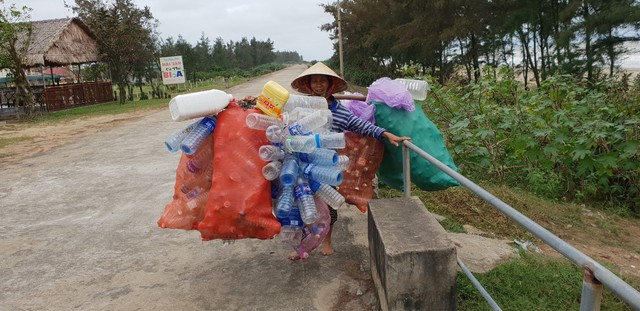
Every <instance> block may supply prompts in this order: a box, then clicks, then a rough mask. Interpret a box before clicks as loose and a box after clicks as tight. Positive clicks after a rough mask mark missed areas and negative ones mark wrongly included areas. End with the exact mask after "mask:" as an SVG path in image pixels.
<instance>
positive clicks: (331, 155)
mask: <svg viewBox="0 0 640 311" xmlns="http://www.w3.org/2000/svg"><path fill="white" fill-rule="evenodd" d="M298 157H299V158H300V160H302V161H304V162H307V163H313V164H317V165H329V166H330V165H337V164H338V153H337V152H336V151H335V150H329V149H322V148H320V149H318V148H316V149H315V150H313V152H311V153H300V154H298Z"/></svg>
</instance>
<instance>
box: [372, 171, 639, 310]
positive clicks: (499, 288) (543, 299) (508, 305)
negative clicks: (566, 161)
mask: <svg viewBox="0 0 640 311" xmlns="http://www.w3.org/2000/svg"><path fill="white" fill-rule="evenodd" d="M480 186H482V187H483V188H485V189H486V190H487V191H489V192H490V193H492V194H493V195H495V196H496V197H498V198H500V199H501V200H502V201H504V202H505V203H507V204H509V205H511V206H512V207H513V208H514V209H516V210H518V211H519V212H521V213H523V214H525V215H526V216H527V217H529V218H530V219H532V220H533V221H535V222H537V223H538V224H540V225H542V226H543V227H545V228H547V229H549V230H551V231H552V232H554V230H552V229H551V228H550V226H551V227H552V228H555V229H558V228H568V227H570V228H572V229H571V230H579V231H582V232H589V233H590V234H591V235H592V240H591V241H590V242H592V243H594V246H593V247H597V246H596V245H615V246H616V247H620V248H623V249H627V250H628V251H630V252H636V253H640V247H638V246H637V244H636V243H634V242H633V239H629V238H625V237H624V234H625V233H624V231H623V230H624V227H623V226H624V222H620V221H622V220H624V219H622V220H621V219H620V217H619V215H617V214H616V213H612V212H611V211H608V210H606V209H601V208H599V207H598V206H584V205H577V204H573V203H570V202H556V201H550V200H545V199H543V198H540V197H538V196H536V195H534V194H532V193H529V192H526V191H523V190H518V189H513V188H510V187H507V186H501V185H492V184H486V183H483V184H481V185H480ZM411 194H412V195H413V196H417V197H419V198H420V199H421V201H422V202H423V203H424V205H425V207H426V208H427V209H428V210H429V211H430V212H432V213H436V214H438V215H442V216H444V217H446V219H445V220H444V221H441V222H440V224H441V225H442V226H443V227H444V228H445V230H447V231H449V232H458V233H460V232H464V230H463V228H462V225H463V224H469V225H472V226H474V227H476V228H478V229H480V230H482V231H484V232H488V233H492V234H494V235H496V236H497V237H501V238H505V239H516V238H517V239H519V240H530V241H532V242H534V243H535V244H536V245H541V244H543V242H542V241H540V240H538V239H537V238H536V237H535V236H533V235H532V234H531V233H529V232H528V231H526V230H525V229H523V228H522V227H520V226H519V225H518V224H516V223H515V222H514V221H512V220H511V219H509V218H507V217H506V216H504V215H503V214H502V213H501V212H499V211H498V210H497V209H496V208H494V207H492V206H490V205H488V204H487V203H486V202H484V201H483V200H482V199H480V198H479V197H478V196H477V195H475V194H473V193H471V192H470V191H468V190H466V189H465V188H462V187H455V188H449V189H447V190H443V191H435V192H427V191H423V190H420V189H417V188H416V187H415V185H413V186H412V190H411ZM401 196H402V191H401V190H396V189H391V188H389V187H388V186H386V185H384V184H383V183H382V182H381V183H380V197H382V198H393V197H401ZM587 208H588V209H589V210H591V211H592V213H594V214H595V213H600V214H601V215H602V218H598V217H596V218H591V220H588V222H587V223H584V222H583V219H582V217H583V214H584V213H585V210H586V209H587ZM625 221H630V220H628V219H627V220H625ZM594 225H595V227H594ZM565 240H566V238H565ZM568 242H569V243H572V242H571V241H568ZM598 243H599V244H598ZM605 266H606V265H605ZM606 267H607V269H609V270H610V271H611V272H613V273H615V274H616V275H620V273H619V269H618V268H617V267H615V266H606ZM475 275H476V277H477V278H478V280H479V281H480V283H481V284H482V285H483V286H484V287H485V289H486V290H487V291H488V292H489V294H490V295H491V296H492V297H493V298H494V300H496V302H497V303H498V305H499V306H500V307H501V308H502V309H503V310H578V309H579V306H580V297H581V291H582V270H581V269H580V268H578V267H577V266H575V265H574V264H573V263H571V262H570V261H568V260H567V259H557V258H552V257H549V256H541V255H537V254H530V253H528V254H525V253H521V258H519V259H515V260H513V261H510V262H508V263H505V264H501V265H499V266H497V267H496V268H494V269H493V270H492V271H490V272H489V273H486V274H475ZM622 278H623V280H624V281H625V282H627V283H628V284H629V285H631V286H632V287H634V288H640V279H636V278H625V277H624V276H623V277H622ZM457 287H458V293H459V295H458V309H459V310H491V308H490V306H489V305H488V303H487V302H486V301H485V300H484V298H483V297H482V296H481V295H480V293H479V292H478V291H477V289H476V288H475V287H474V286H473V285H472V284H471V281H469V280H468V278H467V277H466V275H464V274H463V273H460V274H459V276H458V279H457ZM602 306H603V308H602V309H603V310H631V308H630V307H628V306H627V305H626V303H624V302H623V301H621V300H620V299H619V298H617V296H615V295H614V294H613V293H611V292H610V291H609V290H607V289H606V288H605V290H604V291H603V300H602Z"/></svg>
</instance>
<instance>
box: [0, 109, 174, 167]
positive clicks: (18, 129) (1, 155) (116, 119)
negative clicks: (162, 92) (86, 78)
mask: <svg viewBox="0 0 640 311" xmlns="http://www.w3.org/2000/svg"><path fill="white" fill-rule="evenodd" d="M162 110H164V108H155V109H144V110H138V111H135V112H132V113H127V114H119V115H106V116H98V117H90V118H81V119H76V120H72V121H69V122H65V123H59V122H58V123H55V124H43V125H23V124H19V123H15V122H11V121H0V137H2V138H20V137H23V138H27V139H25V140H22V141H19V142H16V143H12V144H9V145H8V146H5V147H2V148H0V159H1V160H2V163H3V166H4V165H12V164H15V163H17V162H19V161H20V160H22V159H25V158H30V157H33V156H35V155H38V154H41V153H43V152H45V151H48V150H51V149H53V148H56V147H59V146H63V145H65V144H67V143H70V142H73V141H76V140H79V139H81V138H82V137H86V136H88V135H91V134H93V133H96V132H99V131H104V130H106V129H109V128H113V127H115V126H119V125H123V124H125V123H127V122H130V121H133V120H137V119H139V118H141V117H144V116H147V115H150V114H153V113H155V112H159V111H162Z"/></svg>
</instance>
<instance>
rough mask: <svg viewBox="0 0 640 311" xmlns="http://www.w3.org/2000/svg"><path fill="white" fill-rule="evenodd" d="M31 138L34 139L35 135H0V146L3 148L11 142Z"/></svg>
mask: <svg viewBox="0 0 640 311" xmlns="http://www.w3.org/2000/svg"><path fill="white" fill-rule="evenodd" d="M31 139H33V137H30V136H19V137H12V138H2V137H0V148H3V147H5V146H8V145H10V144H14V143H18V142H21V141H25V140H31Z"/></svg>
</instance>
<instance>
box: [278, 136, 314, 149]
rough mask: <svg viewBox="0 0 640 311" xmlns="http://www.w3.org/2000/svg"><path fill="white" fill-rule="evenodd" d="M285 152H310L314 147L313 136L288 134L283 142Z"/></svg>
mask: <svg viewBox="0 0 640 311" xmlns="http://www.w3.org/2000/svg"><path fill="white" fill-rule="evenodd" d="M283 146H284V149H285V150H286V151H287V152H302V153H311V152H313V150H315V149H316V140H315V139H314V137H313V136H289V137H288V138H287V139H286V140H285V141H284V143H283Z"/></svg>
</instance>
